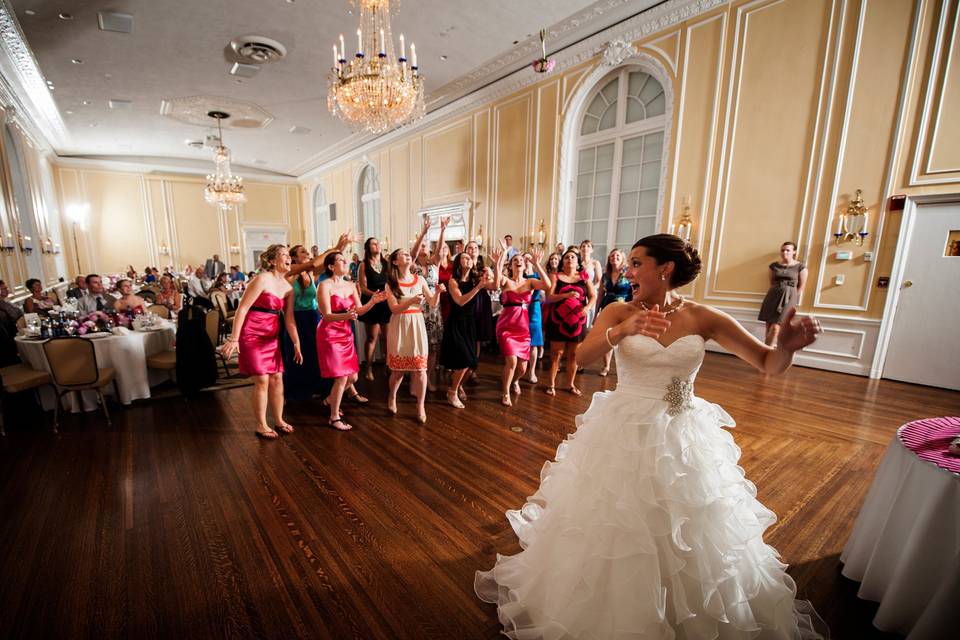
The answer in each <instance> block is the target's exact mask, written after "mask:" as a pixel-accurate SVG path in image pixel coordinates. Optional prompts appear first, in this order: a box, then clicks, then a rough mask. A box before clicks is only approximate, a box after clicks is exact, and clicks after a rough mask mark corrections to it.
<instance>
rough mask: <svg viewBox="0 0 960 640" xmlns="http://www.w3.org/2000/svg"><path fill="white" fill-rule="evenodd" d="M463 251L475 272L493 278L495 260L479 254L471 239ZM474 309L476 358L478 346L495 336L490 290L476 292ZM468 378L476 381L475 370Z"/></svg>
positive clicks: (495, 327) (478, 352)
mask: <svg viewBox="0 0 960 640" xmlns="http://www.w3.org/2000/svg"><path fill="white" fill-rule="evenodd" d="M463 251H464V253H466V254H467V255H469V256H470V257H471V258H473V265H474V268H475V269H476V270H477V273H479V274H480V275H483V274H484V272H487V271H489V273H488V274H487V277H488V278H489V279H491V280H492V279H493V278H494V275H495V274H496V273H498V272H497V271H494V269H495V268H496V267H495V262H496V261H495V260H492V261H491V259H487V258H484V257H483V256H482V255H480V245H478V244H477V243H476V242H474V241H473V240H471V241H470V242H468V243H467V246H466V247H464V249H463ZM474 310H475V311H476V314H477V358H479V357H480V346H481V345H482V344H483V343H484V342H490V341H491V340H494V339H495V338H496V336H497V334H496V329H497V323H496V321H495V320H494V319H493V302H492V301H491V300H490V292H489V291H487V290H486V289H484V290H483V291H481V292H480V293H478V294H477V302H476V305H475V306H474ZM470 379H471V380H473V381H474V382H476V379H477V374H476V372H475V371H471V372H470Z"/></svg>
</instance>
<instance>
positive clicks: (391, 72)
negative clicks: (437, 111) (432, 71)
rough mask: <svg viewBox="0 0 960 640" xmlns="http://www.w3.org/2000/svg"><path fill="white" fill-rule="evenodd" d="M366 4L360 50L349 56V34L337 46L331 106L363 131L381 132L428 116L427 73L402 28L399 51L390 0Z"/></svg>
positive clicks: (362, 6)
mask: <svg viewBox="0 0 960 640" xmlns="http://www.w3.org/2000/svg"><path fill="white" fill-rule="evenodd" d="M356 1H357V3H358V4H359V5H360V26H359V28H358V29H357V47H358V50H357V52H356V53H355V54H354V55H353V56H352V57H351V58H350V60H349V61H348V60H347V54H346V48H345V44H344V39H343V36H342V35H341V36H340V42H339V45H340V47H339V49H338V48H337V45H336V44H334V46H333V58H334V66H333V69H332V70H331V74H330V88H329V92H328V94H327V107H328V108H329V109H330V113H332V114H333V115H334V116H336V117H338V118H340V119H341V120H343V121H344V122H346V123H347V124H348V125H350V127H351V128H353V129H354V130H357V131H366V132H369V133H374V134H380V133H384V132H386V131H389V130H391V129H393V128H395V127H398V126H400V125H402V124H406V123H408V122H413V121H414V120H417V119H419V118H422V117H423V114H424V113H425V108H424V102H423V77H422V76H421V75H420V70H419V68H418V67H417V49H416V46H415V45H414V44H413V43H412V42H411V43H410V59H409V60H408V59H407V51H406V43H405V41H404V37H403V34H400V55H399V56H398V55H396V50H395V49H394V45H393V34H392V31H391V29H390V0H356Z"/></svg>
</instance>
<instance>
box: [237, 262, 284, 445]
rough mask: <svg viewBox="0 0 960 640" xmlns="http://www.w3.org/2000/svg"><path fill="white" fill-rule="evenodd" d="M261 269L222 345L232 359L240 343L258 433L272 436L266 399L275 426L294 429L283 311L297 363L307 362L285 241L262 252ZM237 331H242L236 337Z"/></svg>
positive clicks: (244, 296)
mask: <svg viewBox="0 0 960 640" xmlns="http://www.w3.org/2000/svg"><path fill="white" fill-rule="evenodd" d="M260 267H261V268H262V269H263V272H262V273H261V274H260V275H258V276H256V277H255V278H253V280H251V281H250V284H248V285H247V288H246V290H245V291H244V292H243V297H242V298H240V304H239V305H238V306H237V313H236V315H235V316H234V320H233V332H232V333H231V334H230V337H229V338H227V341H226V343H224V345H223V354H224V355H225V356H226V357H227V358H229V357H230V356H231V355H233V353H234V352H235V351H236V350H237V348H238V347H239V349H240V361H239V364H240V373H243V374H245V375H248V376H250V377H251V378H253V383H254V386H253V398H252V404H253V412H254V414H255V415H256V418H257V435H258V436H260V437H261V438H268V439H273V438H276V437H277V432H276V431H274V430H273V429H271V428H270V427H269V426H268V425H267V403H268V400H269V404H270V410H271V412H272V413H273V420H274V422H275V423H276V425H277V426H276V428H277V429H278V430H280V431H282V432H284V433H291V432H292V431H293V427H292V426H291V425H290V424H289V423H287V422H286V421H285V420H284V419H283V356H282V354H281V351H280V315H281V312H282V313H283V319H284V323H285V325H286V329H287V333H288V335H289V336H290V341H291V342H292V343H293V350H294V356H293V357H294V362H296V363H297V364H300V363H301V362H303V356H302V355H301V354H300V337H299V336H298V335H297V325H296V322H294V313H293V287H291V286H290V283H289V282H287V280H286V277H285V276H286V275H287V272H289V271H290V252H289V251H287V248H286V247H285V246H284V245H282V244H273V245H270V246H269V247H268V248H267V250H266V251H264V252H263V253H262V254H260ZM238 334H239V335H238Z"/></svg>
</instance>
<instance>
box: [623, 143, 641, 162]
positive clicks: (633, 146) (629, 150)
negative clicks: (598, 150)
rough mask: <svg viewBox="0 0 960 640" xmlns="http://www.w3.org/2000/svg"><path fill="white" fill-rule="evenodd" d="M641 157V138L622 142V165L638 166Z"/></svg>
mask: <svg viewBox="0 0 960 640" xmlns="http://www.w3.org/2000/svg"><path fill="white" fill-rule="evenodd" d="M642 157H643V136H639V137H636V138H630V139H629V140H624V141H623V164H624V165H628V164H640V161H641V160H642Z"/></svg>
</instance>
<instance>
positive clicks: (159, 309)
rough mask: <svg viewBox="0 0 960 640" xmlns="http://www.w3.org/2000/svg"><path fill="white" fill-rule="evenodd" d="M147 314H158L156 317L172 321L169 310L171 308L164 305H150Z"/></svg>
mask: <svg viewBox="0 0 960 640" xmlns="http://www.w3.org/2000/svg"><path fill="white" fill-rule="evenodd" d="M147 313H153V314H156V315H158V316H160V317H161V318H165V319H167V320H169V319H170V308H169V307H166V306H164V305H162V304H152V305H150V306H149V307H147Z"/></svg>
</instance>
